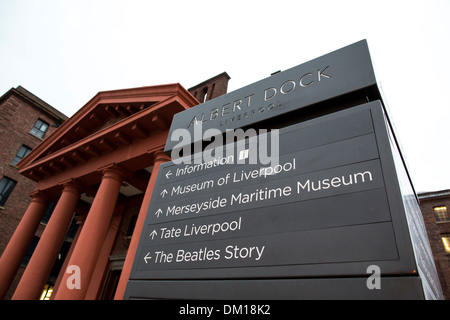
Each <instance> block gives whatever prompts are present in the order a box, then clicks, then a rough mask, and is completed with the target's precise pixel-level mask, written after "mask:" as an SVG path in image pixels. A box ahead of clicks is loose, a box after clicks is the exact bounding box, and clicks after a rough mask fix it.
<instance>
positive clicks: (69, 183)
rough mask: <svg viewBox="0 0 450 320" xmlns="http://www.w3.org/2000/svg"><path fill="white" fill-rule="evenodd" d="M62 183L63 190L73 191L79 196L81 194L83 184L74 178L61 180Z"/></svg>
mask: <svg viewBox="0 0 450 320" xmlns="http://www.w3.org/2000/svg"><path fill="white" fill-rule="evenodd" d="M60 185H61V186H62V187H63V190H62V192H72V193H73V194H75V195H77V196H78V197H79V196H80V195H81V190H82V187H81V184H80V183H79V182H77V181H76V180H75V179H73V178H70V179H67V180H64V181H61V183H60Z"/></svg>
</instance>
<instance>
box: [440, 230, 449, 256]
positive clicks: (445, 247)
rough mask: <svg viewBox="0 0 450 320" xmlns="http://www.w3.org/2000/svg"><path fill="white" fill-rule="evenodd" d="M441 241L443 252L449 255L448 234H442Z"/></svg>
mask: <svg viewBox="0 0 450 320" xmlns="http://www.w3.org/2000/svg"><path fill="white" fill-rule="evenodd" d="M441 239H442V244H443V245H444V249H445V252H446V253H448V254H450V234H443V235H442V238H441Z"/></svg>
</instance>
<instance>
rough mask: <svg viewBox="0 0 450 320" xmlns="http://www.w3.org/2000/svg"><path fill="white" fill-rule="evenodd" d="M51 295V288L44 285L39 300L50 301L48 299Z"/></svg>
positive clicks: (48, 285)
mask: <svg viewBox="0 0 450 320" xmlns="http://www.w3.org/2000/svg"><path fill="white" fill-rule="evenodd" d="M52 293H53V286H52V285H50V284H46V285H45V286H44V289H43V290H42V293H41V297H40V298H39V300H50V297H51V295H52Z"/></svg>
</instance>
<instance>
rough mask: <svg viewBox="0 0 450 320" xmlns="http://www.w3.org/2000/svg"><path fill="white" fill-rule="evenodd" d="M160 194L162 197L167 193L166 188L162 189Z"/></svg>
mask: <svg viewBox="0 0 450 320" xmlns="http://www.w3.org/2000/svg"><path fill="white" fill-rule="evenodd" d="M160 194H161V197H163V198H164V196H165V195H166V194H168V192H167V190H166V189H164V190H163V191H162V192H161V193H160Z"/></svg>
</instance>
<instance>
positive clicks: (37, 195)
mask: <svg viewBox="0 0 450 320" xmlns="http://www.w3.org/2000/svg"><path fill="white" fill-rule="evenodd" d="M29 195H30V197H31V198H32V199H31V201H33V202H40V203H43V204H46V203H47V202H49V199H48V197H47V196H46V195H45V194H44V193H43V192H42V191H41V190H34V191H32V192H30V193H29Z"/></svg>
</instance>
